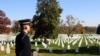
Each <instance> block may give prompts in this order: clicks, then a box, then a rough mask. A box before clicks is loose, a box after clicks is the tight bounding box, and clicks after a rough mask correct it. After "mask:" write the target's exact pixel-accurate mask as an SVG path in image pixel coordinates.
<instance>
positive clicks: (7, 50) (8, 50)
mask: <svg viewBox="0 0 100 56" xmlns="http://www.w3.org/2000/svg"><path fill="white" fill-rule="evenodd" d="M6 53H7V54H10V46H9V43H7V48H6Z"/></svg>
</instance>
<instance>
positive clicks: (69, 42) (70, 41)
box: [0, 34, 100, 54]
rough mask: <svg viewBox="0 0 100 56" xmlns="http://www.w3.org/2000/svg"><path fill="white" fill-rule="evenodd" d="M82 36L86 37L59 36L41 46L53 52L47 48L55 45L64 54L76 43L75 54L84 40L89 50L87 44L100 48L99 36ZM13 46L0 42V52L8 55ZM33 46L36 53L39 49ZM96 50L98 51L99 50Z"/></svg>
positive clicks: (36, 44)
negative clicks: (60, 48)
mask: <svg viewBox="0 0 100 56" xmlns="http://www.w3.org/2000/svg"><path fill="white" fill-rule="evenodd" d="M84 36H86V37H83V36H82V35H80V34H79V35H78V34H77V35H73V36H72V37H70V36H69V37H68V36H67V35H65V34H59V35H58V38H56V39H47V40H48V44H45V43H44V42H42V45H43V47H44V48H45V49H47V50H49V52H53V48H52V47H49V46H48V45H50V44H55V45H58V46H61V47H62V50H63V52H66V51H67V50H70V49H71V45H73V46H74V45H76V44H77V43H78V46H77V48H76V49H75V52H79V47H81V45H82V42H83V39H85V44H86V46H87V48H89V42H90V43H91V44H93V43H96V44H98V45H99V46H100V36H99V35H92V36H90V35H84ZM96 39H97V40H96ZM40 40H41V39H38V41H40ZM42 40H43V41H44V39H42ZM65 43H67V48H66V47H65ZM14 45H15V43H12V42H10V43H7V44H6V42H3V41H2V42H1V43H0V51H6V53H7V54H10V48H11V47H14ZM4 46H6V48H5V47H4ZM35 46H36V47H37V48H36V51H37V52H38V51H39V47H38V43H37V42H35ZM98 50H99V51H100V48H99V49H98Z"/></svg>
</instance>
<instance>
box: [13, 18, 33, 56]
mask: <svg viewBox="0 0 100 56" xmlns="http://www.w3.org/2000/svg"><path fill="white" fill-rule="evenodd" d="M26 21H27V20H26ZM26 21H21V22H26ZM21 25H22V24H21ZM15 43H16V45H15V53H16V56H31V44H30V40H29V36H28V35H27V34H26V33H25V32H24V31H21V32H20V33H19V34H18V35H17V36H16V40H15Z"/></svg>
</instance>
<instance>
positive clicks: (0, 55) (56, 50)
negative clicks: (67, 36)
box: [0, 37, 100, 56]
mask: <svg viewBox="0 0 100 56" xmlns="http://www.w3.org/2000/svg"><path fill="white" fill-rule="evenodd" d="M84 38H85V37H84ZM84 38H83V41H82V45H81V47H80V48H79V52H78V53H76V52H75V49H76V48H77V46H78V44H79V42H80V40H79V41H78V42H77V43H76V44H75V45H74V46H73V45H72V43H71V44H70V46H71V49H70V50H67V51H66V52H65V53H63V52H62V47H61V46H58V45H55V44H53V43H51V44H50V45H49V47H51V48H53V53H49V51H48V50H46V49H45V48H44V47H43V46H42V44H38V46H37V47H39V49H40V51H39V56H100V52H99V50H98V49H99V45H98V44H96V42H94V43H93V44H91V43H90V42H89V41H88V44H89V47H90V48H87V47H86V44H85V39H84ZM92 40H93V39H92ZM99 42H100V40H99ZM67 45H68V44H67V43H65V48H66V49H67ZM37 47H35V45H34V44H31V49H32V51H34V50H35V49H36V48H37ZM0 56H15V47H12V48H11V54H6V52H5V51H3V52H2V51H0Z"/></svg>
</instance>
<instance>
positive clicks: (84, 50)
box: [32, 46, 100, 55]
mask: <svg viewBox="0 0 100 56" xmlns="http://www.w3.org/2000/svg"><path fill="white" fill-rule="evenodd" d="M32 51H35V49H32ZM39 53H50V52H49V50H46V49H40V50H39ZM52 53H55V54H67V53H68V54H90V55H100V51H99V47H97V46H91V47H89V48H87V47H80V48H79V52H75V49H71V50H66V52H63V51H62V50H56V49H54V50H53V52H52Z"/></svg>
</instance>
